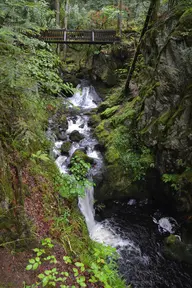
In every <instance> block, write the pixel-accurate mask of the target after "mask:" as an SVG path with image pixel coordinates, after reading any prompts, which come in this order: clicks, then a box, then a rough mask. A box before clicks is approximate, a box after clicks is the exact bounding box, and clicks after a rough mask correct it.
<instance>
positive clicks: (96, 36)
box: [40, 29, 121, 44]
mask: <svg viewBox="0 0 192 288" xmlns="http://www.w3.org/2000/svg"><path fill="white" fill-rule="evenodd" d="M40 39H41V40H43V41H45V42H47V43H58V44H113V43H118V42H120V41H121V39H120V37H118V36H117V35H116V31H115V30H65V29H49V30H46V31H44V32H42V33H41V35H40Z"/></svg>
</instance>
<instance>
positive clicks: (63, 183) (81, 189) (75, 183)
mask: <svg viewBox="0 0 192 288" xmlns="http://www.w3.org/2000/svg"><path fill="white" fill-rule="evenodd" d="M89 169H90V164H89V163H86V162H85V161H83V160H82V159H81V158H79V157H78V156H74V157H73V158H72V159H71V168H70V172H71V173H72V174H71V175H69V174H63V175H62V174H60V173H58V174H57V175H56V176H55V186H56V189H57V191H58V192H59V194H60V195H61V196H62V197H64V198H67V199H74V198H75V197H77V196H80V197H83V196H84V195H85V189H86V188H87V187H89V186H91V185H93V184H92V183H91V182H90V181H88V180H87V173H88V171H89Z"/></svg>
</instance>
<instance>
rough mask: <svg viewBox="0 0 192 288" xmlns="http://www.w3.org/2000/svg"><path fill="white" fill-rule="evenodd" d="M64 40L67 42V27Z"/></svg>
mask: <svg viewBox="0 0 192 288" xmlns="http://www.w3.org/2000/svg"><path fill="white" fill-rule="evenodd" d="M63 40H64V42H66V41H67V31H66V29H65V30H64V39H63Z"/></svg>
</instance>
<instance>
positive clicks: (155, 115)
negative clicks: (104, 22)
mask: <svg viewBox="0 0 192 288" xmlns="http://www.w3.org/2000/svg"><path fill="white" fill-rule="evenodd" d="M191 27H192V9H191V8H188V9H183V10H182V9H181V10H178V11H174V12H173V11H172V12H171V13H169V12H167V13H164V14H163V15H161V17H160V18H159V20H158V21H157V22H156V23H155V25H153V26H152V27H151V28H150V29H149V30H148V31H147V33H146V34H145V37H144V39H143V41H142V45H141V54H142V55H141V57H140V59H139V61H138V63H137V67H136V71H135V74H134V79H133V82H136V83H137V85H138V90H139V91H137V89H136V90H134V93H132V95H129V97H128V98H126V99H123V98H122V97H119V94H118V91H116V92H113V93H111V95H109V96H108V97H107V99H106V100H105V102H104V103H102V104H101V106H100V107H99V109H98V115H97V116H98V117H100V120H99V118H98V117H97V125H98V126H97V127H96V128H95V134H96V135H97V137H98V139H99V141H100V143H101V144H103V145H104V146H105V158H106V172H105V175H104V176H105V179H104V183H103V185H101V186H100V187H99V188H98V189H97V188H96V192H97V193H98V197H101V198H102V197H103V198H105V199H106V198H115V197H117V198H118V196H119V195H120V194H121V195H124V196H126V195H128V196H131V197H133V196H134V195H135V196H137V197H142V196H141V195H140V194H141V193H142V195H143V197H146V195H147V194H148V196H151V197H152V198H153V199H156V200H157V201H159V200H161V201H163V202H164V203H163V204H165V203H166V202H167V200H170V202H169V203H172V204H173V206H175V207H176V208H177V209H178V210H180V211H185V212H186V211H187V212H189V211H191V210H192V125H191V118H192V31H191ZM116 131H117V132H118V131H119V132H118V133H116ZM122 131H123V132H122ZM115 133H116V134H115ZM122 135H123V136H122ZM123 137H124V138H126V137H127V138H126V139H123ZM152 158H153V159H152ZM123 165H124V166H123ZM111 171H113V173H112V172H111ZM113 174H114V175H113ZM117 178H118V179H117ZM123 179H124V180H125V181H124V180H123ZM113 180H114V181H113ZM106 183H108V184H106ZM107 185H108V189H107V187H105V186H107ZM135 187H137V189H135ZM146 190H147V191H146ZM101 191H102V194H103V196H102V195H101ZM138 191H139V192H140V193H139V192H138ZM146 192H147V193H146ZM96 197H97V196H96Z"/></svg>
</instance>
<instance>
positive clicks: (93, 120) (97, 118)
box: [88, 114, 101, 128]
mask: <svg viewBox="0 0 192 288" xmlns="http://www.w3.org/2000/svg"><path fill="white" fill-rule="evenodd" d="M100 122H101V118H100V116H99V115H98V114H93V115H91V117H90V118H89V122H88V125H89V126H91V127H93V128H95V127H96V126H97V125H99V123H100Z"/></svg>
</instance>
